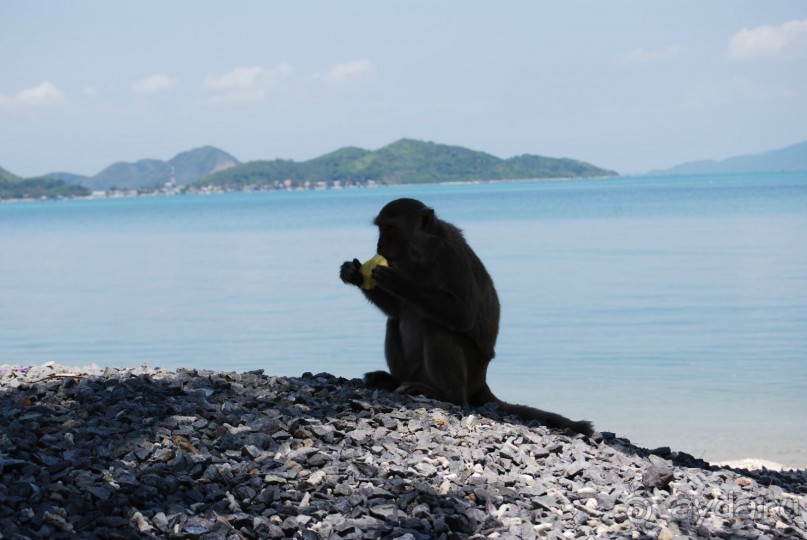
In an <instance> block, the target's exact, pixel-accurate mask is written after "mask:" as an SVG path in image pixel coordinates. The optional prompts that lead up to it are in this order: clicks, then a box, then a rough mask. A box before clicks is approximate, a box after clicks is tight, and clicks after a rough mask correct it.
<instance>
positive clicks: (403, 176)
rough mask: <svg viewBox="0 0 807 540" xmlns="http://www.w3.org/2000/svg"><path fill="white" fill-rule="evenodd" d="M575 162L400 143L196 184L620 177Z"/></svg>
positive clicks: (265, 164)
mask: <svg viewBox="0 0 807 540" xmlns="http://www.w3.org/2000/svg"><path fill="white" fill-rule="evenodd" d="M616 175H617V173H616V172H614V171H609V170H605V169H601V168H599V167H595V166H594V165H591V164H588V163H584V162H582V161H575V160H572V159H556V158H549V157H543V156H535V155H523V156H518V157H514V158H510V159H501V158H498V157H496V156H492V155H490V154H487V153H485V152H477V151H474V150H469V149H467V148H463V147H460V146H449V145H445V144H437V143H433V142H424V141H417V140H412V139H401V140H399V141H397V142H394V143H392V144H390V145H388V146H385V147H383V148H381V149H379V150H375V151H370V150H363V149H361V148H354V147H348V148H342V149H340V150H336V151H335V152H331V153H329V154H326V155H324V156H320V157H318V158H315V159H311V160H308V161H303V162H299V163H298V162H294V161H289V160H274V161H254V162H250V163H244V164H242V165H238V166H236V167H232V168H230V169H227V170H225V171H221V172H218V173H215V174H213V175H210V176H207V177H205V178H202V179H200V180H198V181H196V182H195V183H194V185H196V186H208V185H215V186H222V187H227V188H231V189H240V188H243V187H244V186H247V185H268V184H275V183H279V182H283V181H285V180H292V181H294V182H297V183H302V182H306V181H309V182H320V181H325V182H334V181H340V182H351V183H364V182H367V181H369V180H374V181H376V182H379V183H381V184H402V183H433V182H449V181H470V180H503V179H516V178H565V177H591V176H616Z"/></svg>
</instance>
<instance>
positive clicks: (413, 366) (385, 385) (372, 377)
mask: <svg viewBox="0 0 807 540" xmlns="http://www.w3.org/2000/svg"><path fill="white" fill-rule="evenodd" d="M409 348H410V349H411V347H409ZM384 355H385V357H386V360H387V367H388V368H389V373H387V372H386V371H371V372H369V373H366V374H365V375H364V384H366V385H367V386H369V387H371V388H381V389H384V390H389V391H392V390H395V389H396V388H398V387H399V386H400V385H401V383H403V382H404V381H406V380H409V379H411V378H413V377H414V376H415V373H416V372H417V371H419V368H418V365H419V364H422V360H420V359H418V358H407V355H406V352H405V351H404V341H403V339H402V336H401V329H400V322H399V321H398V319H394V318H392V317H390V318H388V319H387V335H386V338H385V340H384Z"/></svg>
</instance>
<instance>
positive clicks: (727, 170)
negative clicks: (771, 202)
mask: <svg viewBox="0 0 807 540" xmlns="http://www.w3.org/2000/svg"><path fill="white" fill-rule="evenodd" d="M779 171H807V142H802V143H799V144H794V145H791V146H788V147H785V148H780V149H778V150H771V151H769V152H763V153H760V154H746V155H742V156H735V157H730V158H728V159H724V160H721V161H716V160H713V159H709V160H703V161H691V162H688V163H682V164H681V165H676V166H675V167H672V168H671V169H663V170H655V171H650V172H649V173H647V174H648V175H688V174H739V173H758V172H779Z"/></svg>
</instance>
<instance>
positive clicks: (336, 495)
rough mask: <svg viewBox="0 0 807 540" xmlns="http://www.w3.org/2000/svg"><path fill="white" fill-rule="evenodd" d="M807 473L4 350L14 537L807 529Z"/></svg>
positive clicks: (5, 468)
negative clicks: (16, 358)
mask: <svg viewBox="0 0 807 540" xmlns="http://www.w3.org/2000/svg"><path fill="white" fill-rule="evenodd" d="M806 522H807V472H805V471H770V470H766V469H763V470H757V471H748V470H740V469H729V468H726V467H717V466H711V465H710V464H708V463H706V462H704V461H702V460H699V459H696V458H694V457H693V456H690V455H688V454H685V453H683V452H675V451H673V450H671V449H670V448H667V447H663V448H656V449H653V450H647V449H643V448H639V447H637V446H635V445H633V444H631V443H630V441H629V440H627V439H625V438H622V437H617V436H616V435H615V434H613V433H608V432H604V433H596V434H595V435H594V436H593V437H591V438H586V437H584V436H581V435H575V434H572V433H567V432H560V431H553V430H549V429H547V428H545V427H543V426H540V425H538V424H534V423H533V424H525V423H523V422H520V421H518V420H517V419H515V418H512V417H507V416H503V415H502V414H500V413H499V412H498V411H497V410H496V408H495V407H485V408H482V409H477V410H473V411H472V410H467V409H463V408H462V407H456V406H452V405H449V404H446V403H442V402H434V401H431V400H428V399H426V398H423V397H410V396H402V395H398V394H395V393H389V392H383V391H377V390H370V389H367V388H364V387H363V386H362V384H361V382H360V381H358V380H347V379H343V378H339V377H335V376H333V375H330V374H327V373H321V374H317V375H312V374H310V373H306V374H303V375H302V376H301V377H273V376H268V375H265V374H264V373H263V372H262V371H252V372H247V373H234V372H215V371H206V370H185V369H180V370H176V371H169V370H165V369H160V368H148V367H145V366H142V367H137V368H132V369H126V368H99V367H95V366H92V367H85V368H77V367H65V366H58V365H55V364H47V365H44V366H30V367H26V368H24V369H20V367H19V366H1V367H0V538H12V539H15V540H24V539H28V538H30V539H38V538H95V537H105V538H135V537H138V538H139V537H149V538H167V537H172V538H173V537H178V538H188V539H191V538H193V539H195V538H204V539H206V540H212V539H224V540H240V539H252V538H306V539H326V538H356V539H360V538H368V539H376V538H399V539H406V540H410V539H411V540H420V539H429V538H434V539H445V540H448V539H462V538H613V537H620V538H622V537H624V538H665V539H675V538H687V537H706V538H708V537H758V536H765V537H770V538H807V524H806Z"/></svg>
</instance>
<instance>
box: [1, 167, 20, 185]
mask: <svg viewBox="0 0 807 540" xmlns="http://www.w3.org/2000/svg"><path fill="white" fill-rule="evenodd" d="M19 180H20V177H19V176H17V175H15V174H11V173H10V172H8V171H7V170H5V169H4V168H3V167H0V182H18V181H19Z"/></svg>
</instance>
